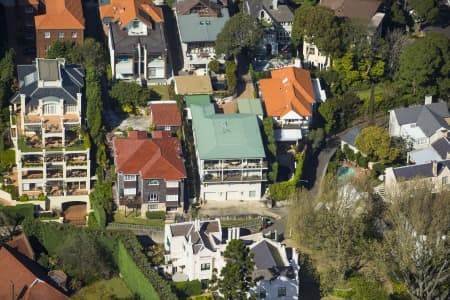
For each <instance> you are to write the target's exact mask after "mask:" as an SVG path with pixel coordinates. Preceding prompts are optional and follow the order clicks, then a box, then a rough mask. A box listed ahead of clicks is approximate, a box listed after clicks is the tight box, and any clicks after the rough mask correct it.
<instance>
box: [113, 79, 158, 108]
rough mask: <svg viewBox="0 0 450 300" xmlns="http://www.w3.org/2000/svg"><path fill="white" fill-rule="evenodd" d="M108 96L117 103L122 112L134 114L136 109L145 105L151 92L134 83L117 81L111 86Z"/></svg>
mask: <svg viewBox="0 0 450 300" xmlns="http://www.w3.org/2000/svg"><path fill="white" fill-rule="evenodd" d="M109 95H110V96H111V98H114V99H115V100H116V101H117V102H118V104H119V105H120V106H121V107H122V110H123V111H124V112H128V113H131V112H136V109H137V108H138V107H140V106H144V105H146V103H147V101H148V100H149V99H150V96H151V90H150V89H148V88H146V87H142V86H140V85H138V84H137V83H135V82H126V81H119V82H116V83H115V84H114V85H113V86H112V88H111V90H110V91H109Z"/></svg>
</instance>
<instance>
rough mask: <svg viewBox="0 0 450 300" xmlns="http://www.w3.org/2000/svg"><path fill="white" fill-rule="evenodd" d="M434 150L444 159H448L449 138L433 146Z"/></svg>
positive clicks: (449, 152)
mask: <svg viewBox="0 0 450 300" xmlns="http://www.w3.org/2000/svg"><path fill="white" fill-rule="evenodd" d="M431 147H433V149H434V150H436V152H437V153H438V154H439V156H440V157H441V158H442V159H447V155H450V141H449V140H448V139H447V138H441V139H438V140H437V141H435V142H434V143H432V144H431Z"/></svg>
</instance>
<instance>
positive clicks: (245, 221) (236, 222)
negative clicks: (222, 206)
mask: <svg viewBox="0 0 450 300" xmlns="http://www.w3.org/2000/svg"><path fill="white" fill-rule="evenodd" d="M258 221H259V218H251V219H241V220H224V221H221V222H220V223H221V225H222V226H223V227H233V226H240V225H245V224H248V223H255V222H258Z"/></svg>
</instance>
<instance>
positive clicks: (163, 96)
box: [149, 85, 173, 100]
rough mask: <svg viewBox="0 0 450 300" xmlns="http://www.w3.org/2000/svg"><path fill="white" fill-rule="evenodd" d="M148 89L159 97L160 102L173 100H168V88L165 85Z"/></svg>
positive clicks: (152, 86)
mask: <svg viewBox="0 0 450 300" xmlns="http://www.w3.org/2000/svg"><path fill="white" fill-rule="evenodd" d="M149 87H150V89H152V90H154V91H155V92H157V93H158V94H159V95H160V96H161V100H173V99H170V98H169V86H167V85H151V86H149ZM152 100H153V99H152Z"/></svg>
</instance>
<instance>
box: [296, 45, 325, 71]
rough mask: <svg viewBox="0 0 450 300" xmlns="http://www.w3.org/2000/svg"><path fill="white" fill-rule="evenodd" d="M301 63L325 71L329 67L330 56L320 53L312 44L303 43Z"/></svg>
mask: <svg viewBox="0 0 450 300" xmlns="http://www.w3.org/2000/svg"><path fill="white" fill-rule="evenodd" d="M303 62H304V64H305V65H307V66H309V67H315V68H318V69H319V70H326V69H328V68H329V67H330V66H331V59H330V56H328V55H325V54H323V53H321V52H320V50H319V48H318V47H317V46H316V45H314V43H312V42H308V41H307V40H304V41H303Z"/></svg>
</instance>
